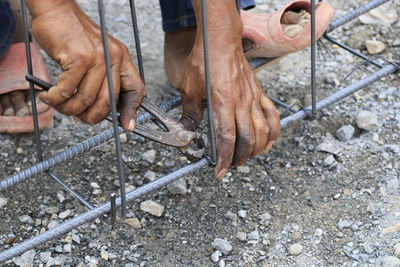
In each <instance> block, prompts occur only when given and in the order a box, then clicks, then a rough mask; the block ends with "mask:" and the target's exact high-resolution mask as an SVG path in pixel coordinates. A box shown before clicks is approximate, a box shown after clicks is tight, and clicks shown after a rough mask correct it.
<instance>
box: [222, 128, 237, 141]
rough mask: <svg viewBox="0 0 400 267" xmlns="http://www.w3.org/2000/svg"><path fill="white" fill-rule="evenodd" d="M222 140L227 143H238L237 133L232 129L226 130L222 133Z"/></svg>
mask: <svg viewBox="0 0 400 267" xmlns="http://www.w3.org/2000/svg"><path fill="white" fill-rule="evenodd" d="M221 138H222V140H223V141H224V142H225V143H228V144H234V143H235V141H236V135H235V132H234V131H233V130H232V129H225V130H223V131H222V133H221Z"/></svg>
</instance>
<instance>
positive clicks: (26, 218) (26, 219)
mask: <svg viewBox="0 0 400 267" xmlns="http://www.w3.org/2000/svg"><path fill="white" fill-rule="evenodd" d="M18 219H19V221H20V222H22V223H27V224H33V223H34V221H33V219H32V217H31V216H29V215H27V214H24V215H21V216H19V218H18Z"/></svg>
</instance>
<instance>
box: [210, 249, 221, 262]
mask: <svg viewBox="0 0 400 267" xmlns="http://www.w3.org/2000/svg"><path fill="white" fill-rule="evenodd" d="M221 256H222V253H221V251H219V250H216V251H214V252H213V254H211V260H212V262H214V263H217V262H219V259H220V257H221Z"/></svg>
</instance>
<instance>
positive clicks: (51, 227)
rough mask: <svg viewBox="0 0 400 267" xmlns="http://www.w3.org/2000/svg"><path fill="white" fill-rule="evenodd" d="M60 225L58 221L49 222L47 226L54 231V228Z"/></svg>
mask: <svg viewBox="0 0 400 267" xmlns="http://www.w3.org/2000/svg"><path fill="white" fill-rule="evenodd" d="M57 225H58V222H57V221H51V222H49V224H48V225H47V228H48V229H49V230H50V229H53V228H54V227H56V226H57Z"/></svg>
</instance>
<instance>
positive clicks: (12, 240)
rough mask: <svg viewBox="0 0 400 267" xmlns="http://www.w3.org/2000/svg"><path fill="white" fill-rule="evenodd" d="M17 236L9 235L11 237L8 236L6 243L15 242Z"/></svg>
mask: <svg viewBox="0 0 400 267" xmlns="http://www.w3.org/2000/svg"><path fill="white" fill-rule="evenodd" d="M16 238H17V237H16V236H9V237H6V238H5V239H4V243H6V244H12V243H14V241H15V239H16Z"/></svg>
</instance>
